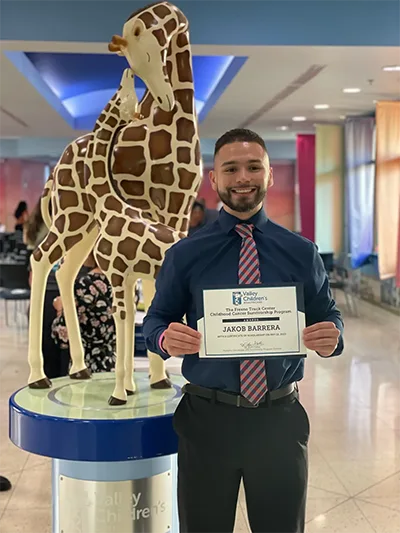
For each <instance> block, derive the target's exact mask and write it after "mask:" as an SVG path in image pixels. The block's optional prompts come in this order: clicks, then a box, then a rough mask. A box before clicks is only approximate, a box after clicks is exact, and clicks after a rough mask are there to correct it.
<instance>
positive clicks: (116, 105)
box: [28, 68, 138, 388]
mask: <svg viewBox="0 0 400 533" xmlns="http://www.w3.org/2000/svg"><path fill="white" fill-rule="evenodd" d="M137 103H138V101H137V98H136V93H135V91H134V85H133V72H132V71H131V69H130V68H128V69H126V70H125V71H124V73H123V75H122V79H121V84H120V86H119V88H118V90H117V91H116V93H115V95H114V96H113V98H112V99H111V100H110V102H109V103H108V105H107V106H106V107H105V109H104V110H103V112H102V114H101V115H100V117H99V119H98V121H97V125H100V124H101V123H102V122H106V123H111V124H112V126H113V127H115V126H122V125H124V124H126V123H127V122H128V121H129V120H132V119H134V118H137V116H138V115H137V114H136V107H137ZM92 137H93V134H88V135H85V136H82V137H80V138H79V139H76V140H75V141H73V142H72V143H70V144H69V145H68V146H67V148H66V149H65V150H64V152H63V154H62V156H61V158H60V160H59V162H58V163H57V165H56V167H55V168H54V169H53V171H52V173H51V174H50V176H49V179H48V181H47V183H46V185H45V188H44V191H43V195H42V202H41V211H42V214H43V219H44V221H45V224H46V225H47V227H48V228H49V233H48V235H47V236H46V238H45V239H44V241H43V242H42V243H41V244H40V246H39V247H38V248H37V249H36V250H35V251H34V253H33V254H32V257H31V266H32V289H31V306H30V321H29V354H28V361H29V365H30V370H31V372H30V376H29V380H28V384H29V386H30V387H31V388H43V387H49V386H50V385H51V383H50V380H48V379H47V377H46V376H45V374H44V372H43V357H42V353H41V332H42V316H43V300H44V291H45V286H46V280H47V277H48V274H49V272H50V270H51V268H52V266H53V265H54V264H55V263H56V262H57V261H59V260H60V259H61V258H64V261H63V262H62V263H61V266H60V268H59V270H58V271H57V273H56V276H57V282H58V285H59V288H60V294H61V298H62V301H63V307H64V313H65V319H66V323H67V327H68V331H69V333H70V351H71V359H72V367H71V372H70V375H71V377H72V378H75V379H85V378H88V377H90V372H89V371H88V370H87V368H86V365H85V363H84V352H83V347H82V343H81V338H80V331H79V324H78V320H77V316H76V309H75V303H74V294H73V286H74V280H75V277H76V274H77V273H78V271H79V269H80V267H81V265H82V263H83V261H84V259H85V257H86V256H87V254H88V252H89V251H90V249H91V246H92V245H93V243H94V241H95V239H96V236H97V225H96V223H95V221H94V217H93V211H92V208H91V205H90V197H89V196H88V194H87V193H86V192H85V186H86V184H85V181H84V180H85V172H84V164H85V157H86V150H87V147H88V143H89V140H90V139H91V138H92ZM97 150H100V151H102V150H104V148H103V147H102V146H101V145H100V144H99V145H98V146H97ZM50 202H51V210H50Z"/></svg>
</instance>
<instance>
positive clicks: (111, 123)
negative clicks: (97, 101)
mask: <svg viewBox="0 0 400 533" xmlns="http://www.w3.org/2000/svg"><path fill="white" fill-rule="evenodd" d="M106 124H107V126H110V127H111V128H115V126H116V125H117V124H118V120H117V119H116V118H115V117H108V119H107V121H106Z"/></svg>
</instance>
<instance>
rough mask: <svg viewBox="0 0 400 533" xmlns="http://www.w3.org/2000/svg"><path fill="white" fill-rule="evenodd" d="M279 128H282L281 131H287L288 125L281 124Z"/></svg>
mask: <svg viewBox="0 0 400 533" xmlns="http://www.w3.org/2000/svg"><path fill="white" fill-rule="evenodd" d="M276 129H277V130H281V131H286V130H287V129H288V127H287V126H279V127H278V128H276Z"/></svg>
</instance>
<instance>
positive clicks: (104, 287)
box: [52, 252, 116, 373]
mask: <svg viewBox="0 0 400 533" xmlns="http://www.w3.org/2000/svg"><path fill="white" fill-rule="evenodd" d="M84 267H86V268H88V269H89V271H88V272H87V273H86V274H85V275H83V276H79V275H78V277H77V279H76V281H75V287H74V292H75V303H76V309H77V313H78V320H79V325H80V331H81V338H82V344H83V349H84V350H85V363H86V366H87V367H88V368H89V370H91V371H92V372H93V373H94V372H110V371H113V370H114V369H115V353H114V352H115V342H116V334H115V324H114V319H113V317H112V314H111V308H112V289H111V285H110V283H109V281H108V279H107V277H106V276H105V275H104V274H103V272H102V271H101V270H100V268H99V267H98V265H97V264H96V261H95V258H94V255H93V252H91V253H90V254H89V256H88V257H87V259H86V261H85V263H84ZM53 305H54V308H55V309H56V311H57V317H56V318H55V319H54V321H53V324H52V337H53V339H54V341H55V342H56V343H57V344H58V345H59V346H60V347H61V348H63V349H68V347H69V339H68V331H67V327H66V323H65V317H64V313H63V305H62V301H61V297H60V296H59V297H58V298H56V299H55V300H54V304H53Z"/></svg>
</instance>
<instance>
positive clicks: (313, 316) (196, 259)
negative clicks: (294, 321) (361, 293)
mask: <svg viewBox="0 0 400 533" xmlns="http://www.w3.org/2000/svg"><path fill="white" fill-rule="evenodd" d="M240 222H248V223H251V224H254V226H255V228H254V234H253V235H254V239H255V242H256V244H257V250H258V255H259V260H260V270H261V283H263V284H266V285H268V284H276V283H280V282H299V283H302V284H303V289H304V304H305V314H306V325H307V326H309V325H312V324H315V323H317V322H324V321H331V322H334V323H335V324H336V326H337V327H338V328H339V330H340V332H341V334H340V339H339V344H338V346H337V349H336V350H335V352H334V353H333V354H332V355H339V354H341V353H342V351H343V337H342V332H343V321H342V319H341V315H340V312H339V310H338V309H337V307H336V304H335V302H334V300H333V299H332V295H331V291H330V288H329V282H328V277H327V274H326V271H325V268H324V265H323V262H322V259H321V258H320V256H319V254H318V251H317V247H316V246H315V244H314V243H312V242H311V241H309V240H307V239H305V238H303V237H301V236H299V235H297V234H295V233H292V232H291V231H289V230H287V229H285V228H283V227H281V226H279V225H277V224H275V223H273V222H271V221H270V220H269V219H268V218H267V216H266V214H265V211H264V210H263V209H262V210H260V211H259V212H258V213H257V214H256V215H254V216H253V217H252V218H250V219H249V220H247V221H243V220H239V219H237V218H236V217H234V216H232V215H230V214H229V213H227V212H226V211H225V210H223V209H222V210H221V212H220V215H219V218H218V219H217V220H216V221H215V222H213V223H212V224H210V225H207V226H205V227H204V228H202V229H201V230H199V231H198V232H196V233H195V234H194V235H193V236H192V237H189V238H186V239H182V240H181V241H179V242H178V243H177V244H175V245H174V246H172V247H171V248H170V249H169V250H168V252H167V253H166V256H165V259H164V262H163V265H162V267H161V270H160V271H159V274H158V276H157V279H156V294H155V297H154V299H153V302H152V304H151V306H150V308H149V310H148V312H147V315H146V316H145V318H144V322H143V335H144V338H145V342H146V347H147V349H148V350H150V351H151V352H154V353H158V354H159V355H160V356H161V357H162V358H163V359H167V358H169V356H168V355H167V354H166V353H165V352H164V351H163V350H162V349H160V345H159V340H160V337H161V335H162V333H163V332H164V331H165V330H166V329H167V327H168V326H169V324H170V323H171V322H182V320H183V317H184V316H185V315H186V322H187V325H188V326H190V327H191V328H193V329H197V319H198V316H197V312H196V300H197V297H198V291H199V290H200V289H202V288H206V287H210V286H219V285H220V286H224V287H226V286H232V287H234V286H237V284H238V265H239V253H240V247H241V242H242V239H241V237H240V236H239V235H238V234H237V232H236V231H235V225H236V224H237V223H240ZM239 366H240V359H229V360H221V359H218V360H212V361H209V360H205V359H203V358H202V359H200V358H199V356H198V355H197V354H194V355H185V356H184V360H183V364H182V373H183V375H184V377H185V378H186V379H187V380H188V381H189V382H191V383H194V384H196V385H201V386H203V387H209V388H213V389H220V390H226V391H231V392H235V393H239V391H240V381H239ZM266 371H267V382H268V388H269V389H270V390H275V389H278V388H280V387H282V386H284V385H287V384H289V383H292V382H295V381H300V380H301V379H302V378H303V373H304V359H303V358H301V359H299V358H297V359H296V358H278V357H276V358H268V359H266Z"/></svg>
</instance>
